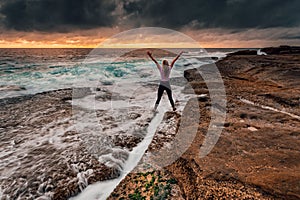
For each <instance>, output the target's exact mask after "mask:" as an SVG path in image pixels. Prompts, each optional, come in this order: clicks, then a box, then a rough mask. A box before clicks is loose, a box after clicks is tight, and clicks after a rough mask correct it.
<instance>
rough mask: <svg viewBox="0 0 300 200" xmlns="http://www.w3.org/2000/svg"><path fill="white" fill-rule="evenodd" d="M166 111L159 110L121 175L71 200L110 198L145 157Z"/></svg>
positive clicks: (88, 188) (92, 186)
mask: <svg viewBox="0 0 300 200" xmlns="http://www.w3.org/2000/svg"><path fill="white" fill-rule="evenodd" d="M165 111H166V110H165V109H163V108H160V109H158V113H157V114H156V115H155V117H154V118H153V119H152V121H151V122H150V124H149V126H148V128H147V135H146V136H145V138H144V139H143V141H142V142H140V143H139V144H138V145H137V146H136V147H135V148H133V150H132V151H131V152H130V154H129V158H128V159H127V161H126V162H125V165H124V166H123V170H122V172H121V175H120V176H119V177H118V178H116V179H112V180H107V181H102V182H98V183H96V184H93V185H89V186H88V187H87V188H86V189H85V190H84V191H83V192H82V193H80V194H79V195H78V196H76V197H73V198H70V199H71V200H81V199H89V200H95V199H98V200H102V199H106V198H107V197H109V195H110V194H111V192H113V190H114V189H115V187H116V186H117V185H118V184H119V183H120V182H121V181H122V180H123V179H124V178H125V177H126V175H127V174H128V173H130V172H131V171H132V170H133V169H134V168H135V167H136V166H137V164H138V162H139V161H140V160H141V158H142V156H143V155H144V153H145V151H146V150H147V148H148V146H149V144H150V143H151V141H152V138H153V136H154V134H155V131H156V128H157V127H158V125H159V124H160V122H161V120H162V119H163V115H164V113H165Z"/></svg>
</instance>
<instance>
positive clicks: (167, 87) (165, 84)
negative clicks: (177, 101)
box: [155, 81, 175, 108]
mask: <svg viewBox="0 0 300 200" xmlns="http://www.w3.org/2000/svg"><path fill="white" fill-rule="evenodd" d="M165 90H166V92H167V94H168V98H169V101H170V103H171V105H172V107H173V108H174V107H175V105H174V101H173V98H172V90H171V86H170V83H169V82H162V81H161V82H160V84H159V87H158V91H157V100H156V102H155V104H157V105H158V104H159V102H160V100H161V97H162V95H163V93H164V91H165Z"/></svg>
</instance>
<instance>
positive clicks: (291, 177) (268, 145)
mask: <svg viewBox="0 0 300 200" xmlns="http://www.w3.org/2000/svg"><path fill="white" fill-rule="evenodd" d="M217 66H218V68H219V70H220V71H221V74H222V75H223V80H224V84H225V87H226V93H227V120H226V123H225V124H226V126H225V127H224V130H223V132H222V135H221V137H220V138H219V140H218V143H217V144H216V145H215V146H214V148H213V150H212V152H211V153H210V154H209V155H208V156H206V157H204V158H202V159H200V157H199V147H200V146H201V145H202V143H203V140H204V137H205V134H206V131H207V127H208V122H209V112H208V111H209V110H208V109H207V108H209V107H210V104H209V102H208V101H204V100H203V99H201V101H200V100H199V108H200V112H201V120H200V121H201V123H200V124H199V131H198V133H197V136H196V138H195V140H194V142H193V144H192V145H191V147H190V148H189V150H188V151H187V152H186V153H185V154H184V155H183V156H182V157H181V158H180V159H179V160H177V161H176V162H175V163H174V164H172V165H170V166H168V167H167V169H168V170H169V171H171V173H172V174H173V176H174V177H176V178H177V180H178V182H179V185H180V188H181V189H182V191H183V194H184V198H185V199H220V198H225V199H299V198H300V187H299V181H300V170H299V166H300V159H299V158H300V140H299V139H300V138H299V134H297V133H299V132H300V128H299V127H300V117H299V116H300V99H299V94H300V88H299V85H300V74H299V70H300V55H299V54H287V55H280V56H279V55H276V56H275V55H267V56H266V55H265V56H256V55H231V56H228V57H227V58H225V59H223V60H221V61H219V62H217ZM195 72H196V70H189V71H188V72H186V75H187V76H188V77H189V79H190V80H189V81H190V82H191V83H192V84H191V85H192V87H193V88H194V89H195V91H196V92H197V90H201V91H202V92H203V91H204V92H205V85H204V84H205V83H204V82H203V80H202V79H201V77H199V75H197V74H195ZM199 87H200V88H202V89H200V88H199Z"/></svg>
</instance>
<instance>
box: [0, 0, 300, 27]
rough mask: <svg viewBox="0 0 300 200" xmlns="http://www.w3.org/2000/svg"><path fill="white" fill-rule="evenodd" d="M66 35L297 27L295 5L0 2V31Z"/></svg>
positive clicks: (174, 0)
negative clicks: (75, 32) (93, 30)
mask: <svg viewBox="0 0 300 200" xmlns="http://www.w3.org/2000/svg"><path fill="white" fill-rule="evenodd" d="M1 26H5V27H6V28H10V29H15V30H25V31H31V30H39V31H59V32H63V31H66V32H68V31H71V30H73V29H86V28H98V27H111V26H121V27H125V28H134V27H140V26H160V27H166V28H172V29H177V30H179V29H182V28H191V29H203V28H226V29H231V30H232V31H241V30H242V29H245V28H246V29H247V28H270V27H299V26H300V1H299V0H285V1H284V0H0V27H1Z"/></svg>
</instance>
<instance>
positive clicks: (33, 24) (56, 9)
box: [0, 0, 116, 31]
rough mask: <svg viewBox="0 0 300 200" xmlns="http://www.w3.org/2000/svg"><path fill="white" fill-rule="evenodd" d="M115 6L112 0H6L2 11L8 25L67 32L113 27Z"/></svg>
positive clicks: (0, 8) (10, 26)
mask: <svg viewBox="0 0 300 200" xmlns="http://www.w3.org/2000/svg"><path fill="white" fill-rule="evenodd" d="M115 6H116V5H115V4H114V1H110V0H6V1H4V2H2V5H1V7H0V13H1V15H2V23H3V24H4V26H6V27H7V28H12V29H15V30H25V31H30V30H42V31H52V30H54V31H67V30H68V28H70V27H73V28H93V27H101V26H111V25H112V24H113V23H114V17H113V16H112V14H111V13H112V12H113V11H114V9H115Z"/></svg>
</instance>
